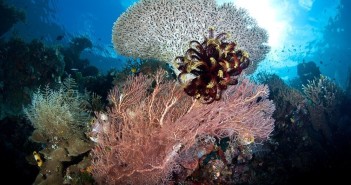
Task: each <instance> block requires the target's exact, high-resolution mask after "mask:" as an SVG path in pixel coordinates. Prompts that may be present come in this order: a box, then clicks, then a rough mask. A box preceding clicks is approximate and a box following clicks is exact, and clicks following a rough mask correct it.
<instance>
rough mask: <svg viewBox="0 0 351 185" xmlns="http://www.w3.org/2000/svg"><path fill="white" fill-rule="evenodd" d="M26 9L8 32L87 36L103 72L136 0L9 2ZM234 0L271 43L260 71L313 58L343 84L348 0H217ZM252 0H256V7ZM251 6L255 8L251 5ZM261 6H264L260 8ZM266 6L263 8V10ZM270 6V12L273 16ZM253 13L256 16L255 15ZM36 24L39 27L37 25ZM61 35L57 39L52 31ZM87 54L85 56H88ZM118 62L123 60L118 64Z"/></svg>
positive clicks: (285, 74) (50, 38)
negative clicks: (116, 25)
mask: <svg viewBox="0 0 351 185" xmlns="http://www.w3.org/2000/svg"><path fill="white" fill-rule="evenodd" d="M8 2H9V3H10V4H14V5H16V7H19V8H23V9H24V10H25V11H26V12H27V18H26V22H25V23H24V24H22V23H19V24H17V25H15V26H14V27H13V28H12V30H11V31H10V32H9V33H8V35H11V33H16V34H18V35H20V36H21V37H22V38H25V39H26V40H31V39H34V38H42V39H43V40H44V41H45V42H47V43H51V44H62V43H65V42H68V41H69V39H70V38H71V37H74V36H77V35H84V36H87V37H88V38H89V39H90V40H91V41H92V42H93V45H94V48H93V49H92V52H93V53H94V54H96V55H98V56H102V57H103V58H104V57H106V60H107V61H108V62H103V61H101V60H103V59H102V58H101V59H100V60H99V61H94V60H92V61H91V63H92V64H95V65H97V66H99V67H100V68H101V69H102V70H103V71H107V70H108V69H109V68H111V67H116V66H117V67H118V66H119V65H120V64H121V62H114V61H117V60H118V61H119V60H122V61H123V60H124V59H125V58H124V57H123V56H119V55H118V54H116V53H115V52H114V50H113V46H112V44H111V30H112V24H113V22H114V21H115V20H116V19H117V18H118V16H119V15H120V14H121V13H122V12H123V11H125V10H126V9H127V7H129V6H130V5H132V4H133V3H134V2H135V0H129V1H113V0H106V1H103V2H99V3H97V2H96V1H93V0H76V1H69V0H60V1H58V0H49V1H45V0H31V1H23V0H8ZM224 2H234V3H237V4H238V5H239V6H242V7H244V8H247V9H249V11H250V10H252V11H251V14H252V16H253V17H254V18H256V19H257V20H258V23H259V25H260V26H262V27H263V28H266V29H267V30H268V32H269V34H270V41H272V50H271V52H270V53H269V54H268V56H267V57H266V60H265V61H264V62H261V65H260V68H259V70H258V71H260V70H264V71H269V72H273V73H276V74H279V76H281V77H282V78H283V79H284V80H286V81H288V80H289V79H292V78H294V77H296V65H297V64H298V63H301V62H303V61H314V62H316V63H317V64H318V67H319V68H320V70H321V72H322V73H323V74H325V75H328V76H330V77H331V78H333V79H335V80H336V81H337V83H338V84H339V85H341V86H342V87H345V84H346V78H347V70H348V68H349V66H350V62H349V61H348V58H349V57H350V53H351V51H350V50H351V47H350V46H349V43H350V41H351V36H350V34H347V33H349V32H350V24H348V21H347V20H349V19H348V18H350V17H351V15H350V12H349V11H347V10H348V8H350V6H351V5H350V2H349V1H347V0H290V1H287V0H285V1H280V0H264V1H255V0H249V1H243V0H218V3H219V4H221V3H224ZM257 2H261V4H259V5H258V6H257ZM255 5H256V6H255ZM259 6H262V7H263V8H259ZM264 8H266V9H267V10H266V9H264ZM272 10H273V15H271V14H272ZM255 16H256V17H255ZM38 28H40V29H38ZM60 34H65V35H66V36H65V37H64V39H63V40H62V41H60V42H57V41H56V40H55V38H56V36H57V35H60ZM88 57H89V56H88ZM122 63H123V62H122Z"/></svg>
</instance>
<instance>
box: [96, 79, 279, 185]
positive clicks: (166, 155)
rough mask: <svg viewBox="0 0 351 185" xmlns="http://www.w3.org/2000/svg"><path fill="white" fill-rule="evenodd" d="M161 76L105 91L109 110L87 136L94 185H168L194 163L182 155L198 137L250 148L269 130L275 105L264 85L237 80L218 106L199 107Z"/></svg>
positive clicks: (265, 135)
mask: <svg viewBox="0 0 351 185" xmlns="http://www.w3.org/2000/svg"><path fill="white" fill-rule="evenodd" d="M164 75H165V73H164V72H157V73H156V75H154V76H153V78H152V79H151V78H148V77H147V76H145V75H143V74H141V75H138V76H135V77H133V78H129V79H128V80H127V82H126V83H125V85H124V87H123V88H122V90H121V91H120V90H119V88H118V86H116V87H115V88H114V89H113V90H112V91H111V92H110V94H109V100H110V102H111V104H112V106H111V108H110V109H109V110H108V112H107V114H106V113H100V114H98V119H97V121H96V122H95V123H94V128H93V130H92V132H91V137H92V139H93V140H94V141H95V142H96V146H95V148H94V149H93V150H92V156H93V159H94V160H93V177H94V178H95V180H96V181H97V182H98V184H168V183H169V181H170V178H171V175H172V174H173V173H176V172H179V170H180V169H181V168H180V165H182V166H183V167H184V164H180V162H181V161H183V162H184V161H185V162H186V161H194V159H198V157H197V156H196V155H195V156H194V155H183V154H186V153H194V152H191V151H189V150H192V149H193V150H195V151H196V150H197V149H200V148H198V147H199V146H201V142H203V139H204V138H217V139H223V138H227V137H229V138H232V139H234V138H235V139H240V140H241V141H242V142H244V143H251V142H256V141H261V140H265V139H267V138H268V137H269V136H270V133H271V132H272V131H273V127H274V125H273V123H274V119H272V117H271V116H272V114H273V111H274V109H275V106H274V105H273V103H272V101H270V100H268V99H267V98H268V94H269V90H268V87H267V86H263V85H256V84H254V83H251V82H250V81H249V80H247V79H244V80H238V85H235V86H230V87H228V89H227V90H226V91H225V92H224V93H223V97H222V98H221V99H220V100H219V101H215V102H213V103H211V104H202V103H198V101H192V100H191V98H189V96H187V95H186V94H185V93H184V92H182V89H181V88H179V87H178V84H176V83H174V82H173V81H168V80H166V79H165V78H164ZM186 163H187V162H186ZM187 164H189V163H187Z"/></svg>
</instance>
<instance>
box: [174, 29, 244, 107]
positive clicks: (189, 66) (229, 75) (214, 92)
mask: <svg viewBox="0 0 351 185" xmlns="http://www.w3.org/2000/svg"><path fill="white" fill-rule="evenodd" d="M227 37H228V34H227V33H220V34H218V35H216V36H214V30H213V28H210V29H209V36H208V37H205V41H204V42H203V43H199V42H198V41H190V49H188V50H187V51H186V53H185V56H184V57H183V56H178V57H176V59H175V61H176V62H177V61H178V65H179V67H178V70H179V71H180V74H179V75H178V80H179V81H180V82H181V83H182V84H183V86H184V91H185V92H186V93H187V94H188V95H190V96H194V97H195V98H196V99H200V100H201V101H202V102H206V103H211V102H212V101H214V100H219V99H220V98H221V94H222V91H223V90H225V89H227V86H228V85H236V84H237V83H238V80H237V79H235V76H238V75H240V74H241V72H242V70H243V69H246V68H247V67H248V66H249V64H250V60H249V59H248V54H247V53H246V52H245V51H241V50H237V51H236V50H235V47H236V44H235V43H234V42H230V43H228V42H225V39H226V38H227ZM189 76H190V77H189ZM189 78H190V79H189Z"/></svg>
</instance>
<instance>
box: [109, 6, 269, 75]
mask: <svg viewBox="0 0 351 185" xmlns="http://www.w3.org/2000/svg"><path fill="white" fill-rule="evenodd" d="M211 26H212V27H214V28H215V29H216V31H218V32H219V33H221V32H226V33H228V34H230V35H231V38H230V39H232V41H235V42H236V43H237V46H236V47H237V49H242V50H245V51H247V52H248V53H249V54H250V60H251V61H252V65H250V66H249V67H248V69H247V70H246V72H247V73H252V72H253V71H254V70H255V69H256V66H257V64H258V62H259V61H261V60H262V59H263V58H264V57H265V55H266V54H267V53H268V51H269V47H268V46H267V45H266V43H267V40H268V35H267V32H266V31H265V30H264V29H262V28H260V27H259V26H258V25H257V23H256V21H255V20H254V19H253V18H252V17H250V16H249V15H248V13H247V11H245V10H243V9H240V8H237V7H235V6H234V5H233V4H225V5H222V6H218V5H217V4H216V2H215V0H153V1H150V0H140V1H138V2H137V3H135V4H134V5H133V6H131V7H130V8H129V9H128V10H127V11H126V12H124V13H123V14H122V15H121V16H120V17H119V18H118V19H117V21H116V22H115V23H114V27H113V33H112V41H113V44H114V47H115V50H116V51H117V52H118V53H119V54H122V55H126V56H132V57H136V58H142V59H148V58H152V59H157V60H160V61H166V62H168V63H172V62H173V61H174V59H175V57H177V56H180V55H183V54H184V52H185V51H186V50H187V48H188V44H189V42H190V41H191V40H197V41H199V42H200V43H201V42H202V41H203V40H202V39H203V37H202V36H203V35H205V34H206V30H207V29H208V28H209V27H211Z"/></svg>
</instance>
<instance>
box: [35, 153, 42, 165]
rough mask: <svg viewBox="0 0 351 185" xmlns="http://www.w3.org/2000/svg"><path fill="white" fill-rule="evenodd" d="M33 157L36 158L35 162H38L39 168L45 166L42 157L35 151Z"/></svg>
mask: <svg viewBox="0 0 351 185" xmlns="http://www.w3.org/2000/svg"><path fill="white" fill-rule="evenodd" d="M33 156H34V159H35V161H36V162H37V165H38V166H39V167H41V166H43V160H42V159H41V156H40V155H39V154H38V152H36V151H34V152H33Z"/></svg>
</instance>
